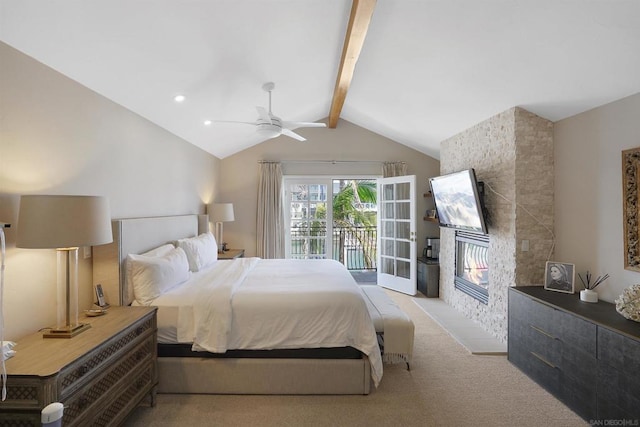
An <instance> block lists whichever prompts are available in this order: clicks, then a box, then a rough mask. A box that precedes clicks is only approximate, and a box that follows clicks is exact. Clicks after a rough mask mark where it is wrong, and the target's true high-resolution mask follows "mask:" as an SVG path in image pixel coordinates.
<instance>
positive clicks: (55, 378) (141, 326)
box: [0, 307, 158, 427]
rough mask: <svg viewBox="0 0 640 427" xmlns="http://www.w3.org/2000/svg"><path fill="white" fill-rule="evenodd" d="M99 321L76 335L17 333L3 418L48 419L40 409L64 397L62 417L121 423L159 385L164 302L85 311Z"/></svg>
mask: <svg viewBox="0 0 640 427" xmlns="http://www.w3.org/2000/svg"><path fill="white" fill-rule="evenodd" d="M81 317H82V319H81V322H83V323H90V324H91V328H90V329H88V330H87V331H85V332H82V333H81V334H79V335H77V336H75V337H73V338H70V339H64V338H46V339H45V338H42V333H36V334H33V335H30V336H27V337H25V338H24V339H21V340H19V341H17V345H16V346H15V348H14V350H16V354H15V356H13V357H12V358H11V359H9V360H7V362H6V367H7V374H8V378H7V399H6V400H5V401H3V402H2V401H0V426H11V427H14V426H34V427H36V426H41V425H42V424H41V417H40V413H41V411H42V409H43V408H44V407H45V406H47V405H48V404H50V403H52V402H61V403H63V404H64V406H65V409H64V417H63V420H62V425H64V426H65V427H70V426H88V425H92V426H105V425H119V424H121V423H122V422H123V421H124V419H125V418H126V416H127V415H128V414H129V413H130V412H131V411H132V410H133V409H134V408H135V407H136V406H137V405H138V404H139V403H140V402H141V401H142V400H143V399H144V398H145V397H146V396H148V397H149V398H150V400H151V404H155V393H156V389H157V385H158V368H157V350H156V308H152V307H111V308H110V309H109V311H108V313H107V314H106V315H104V316H99V317H92V318H84V317H83V316H81Z"/></svg>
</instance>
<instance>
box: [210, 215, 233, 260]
mask: <svg viewBox="0 0 640 427" xmlns="http://www.w3.org/2000/svg"><path fill="white" fill-rule="evenodd" d="M211 219H212V220H213V221H215V223H216V241H217V242H218V252H222V251H223V249H224V246H225V245H226V243H224V240H223V235H222V233H223V228H222V223H223V222H231V221H233V220H234V219H235V218H234V216H233V203H214V204H213V208H212V209H211Z"/></svg>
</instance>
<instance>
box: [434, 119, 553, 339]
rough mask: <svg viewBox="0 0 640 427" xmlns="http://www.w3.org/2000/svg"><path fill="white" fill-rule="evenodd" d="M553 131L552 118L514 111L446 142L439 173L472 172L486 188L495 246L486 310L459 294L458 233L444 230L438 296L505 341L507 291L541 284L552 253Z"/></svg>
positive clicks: (492, 249)
mask: <svg viewBox="0 0 640 427" xmlns="http://www.w3.org/2000/svg"><path fill="white" fill-rule="evenodd" d="M552 132H553V124H552V123H551V122H550V121H548V120H546V119H543V118H541V117H538V116H536V115H534V114H532V113H530V112H528V111H526V110H523V109H521V108H518V107H515V108H511V109H509V110H507V111H505V112H503V113H500V114H498V115H496V116H494V117H491V118H490V119H488V120H485V121H484V122H482V123H479V124H477V125H475V126H473V127H472V128H470V129H467V130H466V131H464V132H462V133H460V134H458V135H455V136H454V137H452V138H449V139H447V140H445V141H443V142H442V143H441V154H440V172H441V174H447V173H451V172H456V171H459V170H463V169H469V168H473V169H475V171H476V176H477V179H478V180H479V181H484V183H485V205H486V207H487V210H488V213H489V218H488V221H489V236H490V243H489V304H488V305H484V304H482V303H480V302H479V301H477V300H476V299H474V298H472V297H470V296H468V295H467V294H465V293H463V292H460V291H458V290H456V289H455V287H454V276H455V231H453V230H450V229H441V232H440V245H441V247H440V297H441V298H442V299H443V300H444V301H446V302H447V303H448V304H450V305H451V306H453V307H454V308H456V309H457V310H458V311H461V312H462V313H463V314H465V316H467V317H468V318H470V319H472V320H474V321H476V322H478V323H480V324H481V325H482V326H483V327H484V329H485V330H487V331H488V332H490V333H491V334H492V335H494V336H495V337H496V338H498V339H500V340H501V341H502V342H506V340H507V290H508V288H509V286H515V285H516V284H517V285H531V284H541V283H543V281H544V264H545V261H546V259H547V256H548V255H549V251H550V250H551V249H552V234H551V232H550V230H552V229H553V133H552ZM540 223H542V224H544V225H541V224H540ZM523 239H525V240H528V241H529V251H528V252H522V251H521V248H522V240H523Z"/></svg>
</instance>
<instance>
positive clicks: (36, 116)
mask: <svg viewBox="0 0 640 427" xmlns="http://www.w3.org/2000/svg"><path fill="white" fill-rule="evenodd" d="M0 63H1V64H2V70H1V73H0V221H2V222H10V223H11V224H12V227H11V228H10V229H7V230H6V232H7V233H6V235H7V259H6V270H5V293H4V298H5V300H4V319H5V337H6V338H7V339H18V338H19V337H21V336H23V335H26V334H28V333H31V332H35V331H37V330H38V329H40V328H43V327H46V326H51V325H52V324H53V323H55V288H56V285H55V283H56V256H55V251H53V250H51V251H50V250H26V249H16V248H15V237H16V232H17V228H18V226H19V225H18V224H16V221H17V216H18V205H19V199H20V197H19V196H20V195H21V194H31V193H33V194H87V195H103V196H107V197H108V198H109V200H110V204H111V215H112V217H113V218H122V217H134V216H159V215H175V214H194V213H204V210H205V204H206V203H208V202H210V201H211V200H213V199H214V197H215V193H216V189H217V185H218V177H219V162H220V160H219V159H218V158H216V157H214V156H212V155H210V154H208V153H206V152H204V151H202V150H200V149H199V148H197V147H195V146H193V145H191V144H189V143H187V142H185V141H184V140H182V139H180V138H178V137H176V136H175V135H173V134H170V133H169V132H167V131H165V130H164V129H161V128H159V127H157V126H155V125H154V124H152V123H150V122H149V121H147V120H146V119H144V118H142V117H140V116H138V115H136V114H134V113H132V112H130V111H129V110H126V109H124V108H123V107H121V106H119V105H117V104H115V103H113V102H111V101H109V100H107V99H105V98H103V97H101V96H100V95H98V94H96V93H95V92H92V91H90V90H89V89H87V88H85V87H84V86H81V85H79V84H78V83H76V82H74V81H73V80H70V79H69V78H67V77H64V76H62V75H61V74H59V73H57V72H55V71H53V70H52V69H50V68H48V67H46V66H44V65H42V64H40V63H38V62H36V61H35V60H33V59H31V58H29V57H27V56H25V55H23V54H21V53H20V52H18V51H16V50H14V49H12V48H10V47H8V46H7V45H5V44H3V43H0ZM51 226H52V227H55V224H54V223H52V224H51ZM81 254H82V250H81ZM92 298H93V289H92V283H91V259H86V260H81V265H80V308H81V309H85V308H89V306H90V305H91V302H92Z"/></svg>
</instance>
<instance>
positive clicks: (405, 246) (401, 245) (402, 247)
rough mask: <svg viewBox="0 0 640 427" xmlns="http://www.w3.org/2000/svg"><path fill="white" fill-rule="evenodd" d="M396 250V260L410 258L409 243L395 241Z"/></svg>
mask: <svg viewBox="0 0 640 427" xmlns="http://www.w3.org/2000/svg"><path fill="white" fill-rule="evenodd" d="M396 248H398V254H397V256H398V258H406V259H409V258H410V257H411V242H403V241H400V240H396Z"/></svg>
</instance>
